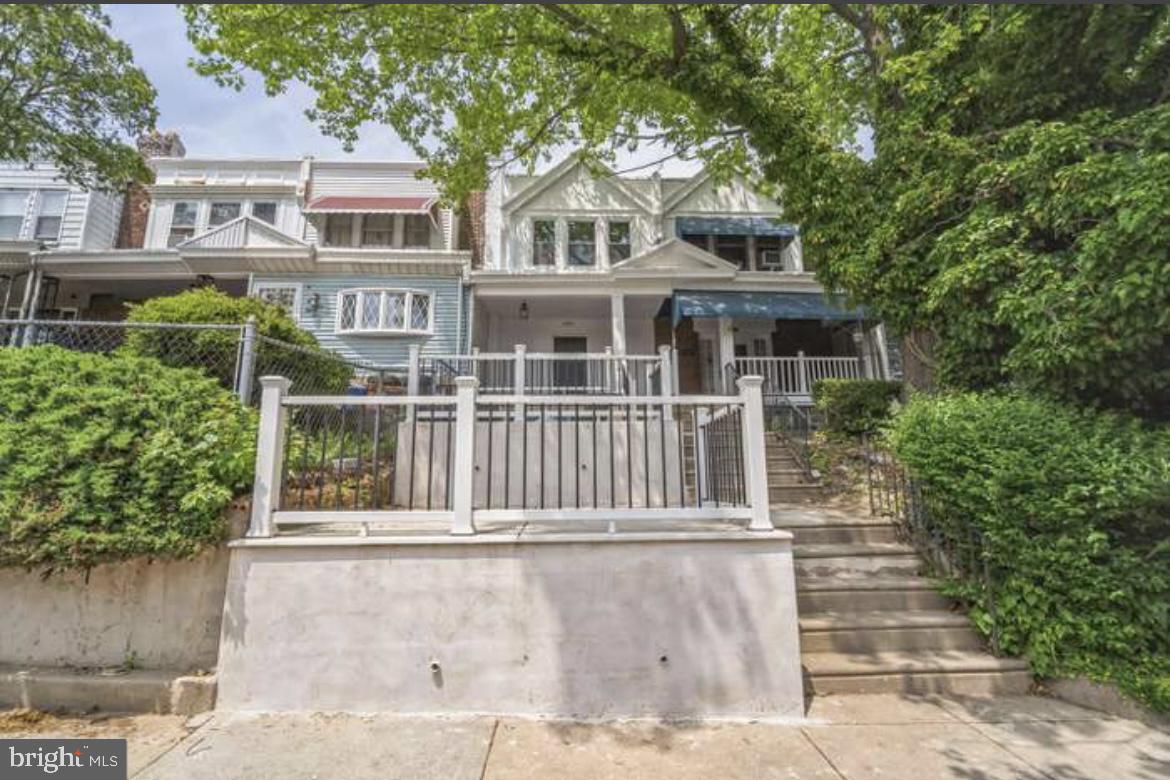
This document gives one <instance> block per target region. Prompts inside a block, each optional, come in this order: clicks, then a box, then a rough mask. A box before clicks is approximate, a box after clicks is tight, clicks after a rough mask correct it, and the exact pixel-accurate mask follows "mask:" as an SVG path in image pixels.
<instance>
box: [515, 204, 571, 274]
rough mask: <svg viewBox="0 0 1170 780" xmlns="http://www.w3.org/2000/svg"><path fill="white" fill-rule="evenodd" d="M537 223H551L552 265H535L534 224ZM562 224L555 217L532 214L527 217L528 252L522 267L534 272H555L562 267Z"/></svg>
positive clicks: (559, 218)
mask: <svg viewBox="0 0 1170 780" xmlns="http://www.w3.org/2000/svg"><path fill="white" fill-rule="evenodd" d="M537 222H551V223H553V261H552V265H537V264H536V223H537ZM563 222H564V220H563V219H562V218H561V217H557V216H555V215H551V214H549V215H545V214H532V215H531V216H529V217H528V251H527V253H526V254H527V257H526V258H525V261H524V267H525V268H527V269H529V270H534V271H542V272H549V271H556V270H559V269H560V268H561V266H562V265H564V258H563V257H562V252H561V249H562V246H561V243H562V242H561V233H562V232H563V230H562V228H563Z"/></svg>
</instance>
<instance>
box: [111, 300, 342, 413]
mask: <svg viewBox="0 0 1170 780" xmlns="http://www.w3.org/2000/svg"><path fill="white" fill-rule="evenodd" d="M249 317H254V318H255V320H256V333H257V335H260V336H264V337H267V338H270V339H276V340H278V341H282V342H284V343H285V344H292V345H293V346H294V347H301V348H302V349H300V350H290V349H288V348H283V347H281V346H279V345H275V344H268V343H263V342H261V343H260V344H258V345H257V346H256V368H255V371H254V373H253V376H254V378H256V377H261V376H267V375H270V374H271V375H280V376H287V377H290V378H293V379H295V381H296V389H297V391H298V392H302V393H303V392H314V393H330V392H332V393H340V392H342V391H343V390H344V389H345V387H346V385H347V384H348V382H349V379H350V377H351V376H352V375H353V371H352V370H351V368H350V367H349V366H348V365H346V364H345V363H344V362H342V361H341V360H339V359H338V358H337V357H336V356H334V355H332V354H330V353H328V352H325V351H324V350H322V349H320V347H318V345H317V339H315V338H314V337H313V335H312V334H311V333H309V332H308V331H306V330H303V329H302V328H300V326H298V325H297V323H296V322H294V321H293V319H292V318H291V317H289V316H288V314H287V313H285V311H284V310H283V309H281V308H280V307H279V306H275V305H273V304H270V303H268V302H266V301H262V300H260V299H258V298H253V297H250V296H248V297H233V296H230V295H228V294H227V293H224V292H221V291H219V290H217V289H215V288H213V287H200V288H196V289H193V290H187V291H185V292H181V293H179V294H177V295H169V296H162V297H158V298H151V299H150V300H147V301H144V302H143V303H139V304H131V305H130V313H129V315H128V316H127V318H126V319H127V321H129V322H144V323H146V322H161V323H175V324H184V323H200V324H231V325H241V324H243V323H244V322H246V321H247V319H248V318H249ZM123 348H124V349H125V350H127V351H128V352H130V353H131V354H135V355H140V356H143V357H152V358H155V359H157V360H159V361H161V362H163V363H166V364H167V365H172V366H176V367H189V366H192V365H197V366H199V367H200V368H201V369H202V370H203V371H204V372H206V373H207V374H209V375H211V376H214V377H215V378H216V379H218V380H219V382H220V383H221V384H222V385H223V386H224V387H227V388H232V387H234V386H235V380H236V375H235V372H236V363H237V361H236V357H237V353H238V351H239V349H240V334H239V332H238V331H236V330H162V329H156V328H141V329H138V328H132V329H130V330H129V332H128V333H127V336H126V343H125V345H124V347H123Z"/></svg>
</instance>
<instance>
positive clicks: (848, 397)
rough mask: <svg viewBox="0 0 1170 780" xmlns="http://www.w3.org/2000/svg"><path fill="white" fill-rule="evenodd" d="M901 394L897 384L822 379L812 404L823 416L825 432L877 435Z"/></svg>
mask: <svg viewBox="0 0 1170 780" xmlns="http://www.w3.org/2000/svg"><path fill="white" fill-rule="evenodd" d="M901 394H902V384H901V383H900V382H890V381H887V380H884V379H821V380H819V381H817V382H815V383H814V384H813V393H812V395H813V403H815V404H816V407H817V409H819V410H820V411H821V412H822V413H823V414H824V415H825V430H826V431H828V432H829V433H830V434H837V435H842V436H861V435H863V434H871V433H876V432H877V430H878V429H879V428H881V427H882V426H883V425H884V424H885V423H886V422H887V421H888V420H889V419H890V414H891V410H892V408H893V404H894V401H896V400H898V397H899V396H900V395H901Z"/></svg>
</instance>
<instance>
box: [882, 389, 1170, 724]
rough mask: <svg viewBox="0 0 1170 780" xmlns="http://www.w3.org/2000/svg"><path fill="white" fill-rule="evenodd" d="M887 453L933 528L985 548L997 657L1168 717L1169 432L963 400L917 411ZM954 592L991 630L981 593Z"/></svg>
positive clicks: (1017, 401)
mask: <svg viewBox="0 0 1170 780" xmlns="http://www.w3.org/2000/svg"><path fill="white" fill-rule="evenodd" d="M891 444H892V446H893V449H894V452H895V453H896V455H897V456H898V458H899V459H900V460H901V461H902V462H903V464H904V465H905V466H906V468H907V470H908V471H909V473H910V474H911V476H912V477H914V478H915V479H917V480H918V481H919V483H920V485H921V486H922V491H923V495H924V496H925V497H926V507H927V510H928V516H929V521H928V522H929V525H930V526H931V529H932V530H933V531H934V532H935V533H936V534H939V535H941V536H942V537H943V538H945V539H948V540H951V541H952V542H953V543H954V544H956V545H960V546H961V545H963V544H964V542H965V540H970V539H971V533H970V532H971V529H974V530H976V531H978V532H979V534H981V535H982V537H983V540H984V548H983V549H984V553H983V555H984V560H985V562H986V564H987V570H988V572H989V573H990V578H991V582H992V588H993V594H994V604H995V608H996V614H995V615H994V621H995V623H996V624H997V625H998V627H999V632H1000V638H1001V644H1002V648H1003V649H1004V650H1005V651H1007V652H1009V653H1013V654H1017V655H1023V656H1025V657H1027V658H1028V660H1029V661H1030V662H1031V664H1032V666H1033V668H1034V670H1035V671H1036V672H1037V673H1039V674H1042V675H1087V676H1090V677H1094V678H1097V679H1111V680H1114V681H1115V682H1117V683H1118V684H1119V685H1120V686H1121V687H1122V688H1123V689H1124V690H1127V691H1128V692H1130V693H1131V694H1133V695H1135V696H1137V697H1138V698H1140V699H1142V700H1144V701H1145V702H1146V703H1148V704H1150V705H1152V706H1154V707H1155V708H1157V709H1162V710H1166V709H1170V430H1168V429H1166V428H1164V427H1163V428H1154V427H1149V426H1145V425H1143V424H1142V423H1141V422H1140V421H1138V420H1136V419H1133V418H1128V417H1123V416H1121V415H1114V414H1103V413H1100V412H1092V411H1085V410H1078V409H1074V408H1071V407H1068V406H1065V405H1062V404H1060V403H1057V402H1054V401H1049V400H1044V399H1040V398H1035V397H1029V396H1022V395H994V394H975V393H971V394H963V395H953V396H944V397H917V398H915V399H914V400H912V401H911V403H910V404H909V405H908V406H907V407H906V408H905V409H903V410H902V411H901V412H900V413H899V414H898V415H897V417H896V419H895V421H894V424H893V427H892V431H891ZM955 587H956V589H957V592H958V593H959V594H960V595H961V596H963V597H965V598H966V600H967V601H968V602H969V603H970V604H971V607H972V617H973V618H974V619H975V621H976V623H977V625H979V626H980V627H981V628H983V629H984V630H985V631H988V630H990V626H991V624H992V620H993V616H992V615H991V614H989V613H988V611H987V610H986V609H985V607H984V604H985V599H984V596H985V595H986V592H985V591H984V590H983V587H982V585H981V584H980V583H979V582H977V581H971V582H960V583H955Z"/></svg>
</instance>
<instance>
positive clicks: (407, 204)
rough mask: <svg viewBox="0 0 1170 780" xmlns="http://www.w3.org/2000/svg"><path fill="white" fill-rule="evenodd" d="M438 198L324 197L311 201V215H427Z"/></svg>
mask: <svg viewBox="0 0 1170 780" xmlns="http://www.w3.org/2000/svg"><path fill="white" fill-rule="evenodd" d="M436 201H437V198H430V197H425V196H409V197H407V196H395V197H365V196H351V195H324V196H322V197H320V198H314V199H313V200H311V201H309V205H307V206H306V207H305V211H307V212H309V213H328V212H335V213H362V214H370V213H381V214H426V213H427V212H429V211H430V210H431V207H432V206H434V205H435V202H436Z"/></svg>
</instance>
